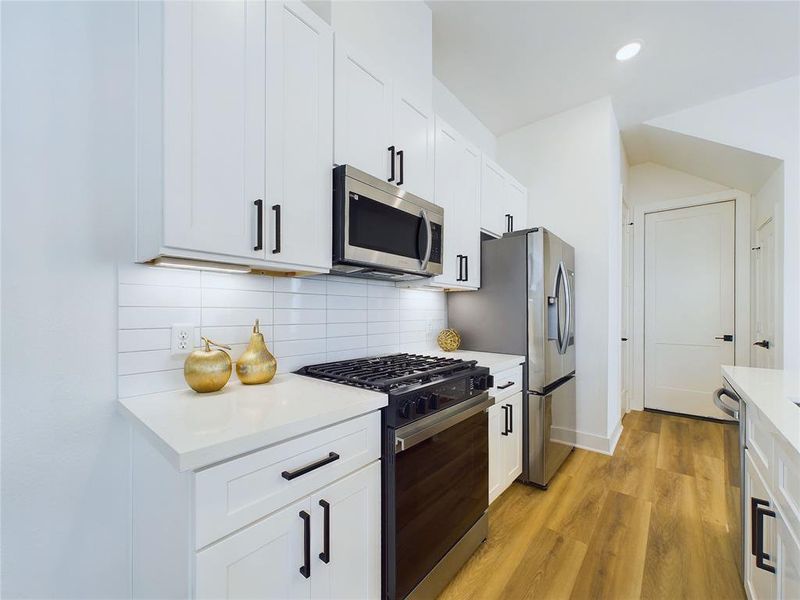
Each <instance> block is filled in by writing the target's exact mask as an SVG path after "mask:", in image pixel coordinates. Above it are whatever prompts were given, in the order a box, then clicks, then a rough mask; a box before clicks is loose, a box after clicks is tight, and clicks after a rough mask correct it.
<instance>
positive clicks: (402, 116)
mask: <svg viewBox="0 0 800 600" xmlns="http://www.w3.org/2000/svg"><path fill="white" fill-rule="evenodd" d="M391 143H392V144H393V145H394V146H395V148H396V150H397V158H396V168H397V172H396V174H397V177H396V180H395V181H394V183H396V184H397V185H398V186H399V187H401V188H402V189H404V190H408V191H409V192H411V193H412V194H415V195H417V196H419V197H420V198H422V199H423V200H428V201H430V200H431V196H432V195H433V152H434V150H433V144H434V119H433V111H432V110H431V107H430V105H429V104H426V103H424V102H421V101H419V100H417V99H415V98H413V97H411V96H409V95H408V94H406V93H404V92H402V91H401V90H400V89H399V86H398V85H396V84H395V86H394V106H393V111H392V136H391Z"/></svg>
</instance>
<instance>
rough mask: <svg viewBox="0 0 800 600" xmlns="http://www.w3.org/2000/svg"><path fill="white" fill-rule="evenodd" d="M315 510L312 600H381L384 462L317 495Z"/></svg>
mask: <svg viewBox="0 0 800 600" xmlns="http://www.w3.org/2000/svg"><path fill="white" fill-rule="evenodd" d="M311 510H312V524H313V541H312V553H311V557H312V574H311V597H312V598H378V597H379V596H380V593H381V468H380V462H374V463H372V464H371V465H369V466H366V467H364V468H363V469H361V470H360V471H356V472H355V473H353V474H352V475H349V476H347V477H345V478H344V479H342V480H340V481H338V482H336V483H334V484H332V485H329V486H328V487H326V488H324V489H322V490H320V491H319V492H317V493H316V494H315V495H314V496H313V497H312V498H311ZM326 516H327V521H326ZM326 523H327V540H328V546H327V548H326V546H325V540H326Z"/></svg>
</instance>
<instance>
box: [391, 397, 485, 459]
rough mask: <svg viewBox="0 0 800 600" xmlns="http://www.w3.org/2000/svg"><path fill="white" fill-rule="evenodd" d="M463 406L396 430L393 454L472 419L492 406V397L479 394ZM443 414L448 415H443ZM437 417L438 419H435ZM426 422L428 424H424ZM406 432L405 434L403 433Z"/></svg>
mask: <svg viewBox="0 0 800 600" xmlns="http://www.w3.org/2000/svg"><path fill="white" fill-rule="evenodd" d="M464 404H467V405H468V406H466V407H464V406H463V405H456V406H453V407H451V408H454V409H458V410H457V411H456V412H453V413H449V409H446V410H444V411H442V412H441V413H439V414H434V415H431V416H430V417H428V418H429V419H433V420H432V421H428V419H423V420H422V421H419V422H417V423H411V424H409V425H406V426H405V427H403V428H401V429H398V430H397V432H396V433H395V436H394V453H395V454H400V453H401V452H404V451H405V450H408V449H409V448H412V447H414V446H416V445H417V444H419V443H421V442H424V441H425V440H427V439H430V438H432V437H433V436H435V435H436V434H437V433H441V432H442V431H444V430H445V429H449V428H450V427H452V426H453V425H458V424H459V423H461V422H462V421H466V420H467V419H469V418H470V417H474V416H475V415H477V414H478V413H481V412H483V411H485V410H486V409H487V408H489V407H490V406H492V405H493V404H494V396H489V395H488V394H485V393H484V394H481V395H480V396H478V397H476V398H475V399H474V400H472V401H470V400H467V401H466V402H465V403H464ZM444 413H449V414H447V415H445V414H444ZM437 417H438V418H437ZM426 421H428V422H426ZM404 430H406V431H407V433H406V432H405V431H404Z"/></svg>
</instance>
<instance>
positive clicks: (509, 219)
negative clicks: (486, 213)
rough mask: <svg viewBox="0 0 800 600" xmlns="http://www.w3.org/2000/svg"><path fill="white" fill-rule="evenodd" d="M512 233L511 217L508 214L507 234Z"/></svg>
mask: <svg viewBox="0 0 800 600" xmlns="http://www.w3.org/2000/svg"><path fill="white" fill-rule="evenodd" d="M510 231H511V215H510V214H508V213H506V233H508V232H510Z"/></svg>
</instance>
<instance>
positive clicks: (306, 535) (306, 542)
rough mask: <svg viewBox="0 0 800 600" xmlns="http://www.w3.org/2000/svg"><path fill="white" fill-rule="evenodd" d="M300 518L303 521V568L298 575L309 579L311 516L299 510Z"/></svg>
mask: <svg viewBox="0 0 800 600" xmlns="http://www.w3.org/2000/svg"><path fill="white" fill-rule="evenodd" d="M300 518H301V519H303V566H302V567H300V574H301V575H302V576H303V577H305V578H306V579H308V578H309V577H311V515H309V514H308V513H307V512H306V511H304V510H301V511H300Z"/></svg>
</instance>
